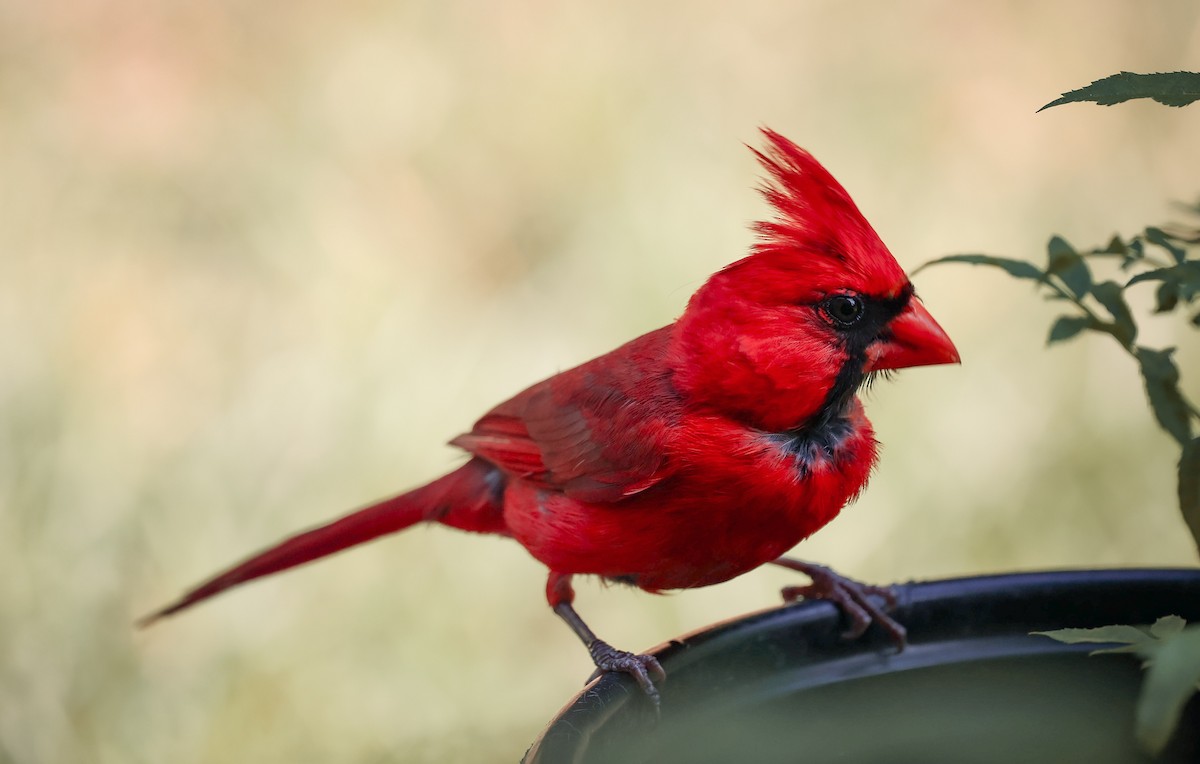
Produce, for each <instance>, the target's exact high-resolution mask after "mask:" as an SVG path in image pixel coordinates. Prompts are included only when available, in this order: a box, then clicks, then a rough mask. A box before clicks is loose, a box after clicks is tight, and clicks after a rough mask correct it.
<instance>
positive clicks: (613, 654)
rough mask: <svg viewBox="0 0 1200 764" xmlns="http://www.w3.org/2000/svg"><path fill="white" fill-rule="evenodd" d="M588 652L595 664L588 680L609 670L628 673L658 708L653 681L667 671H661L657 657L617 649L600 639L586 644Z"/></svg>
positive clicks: (664, 676)
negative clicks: (594, 668) (594, 669)
mask: <svg viewBox="0 0 1200 764" xmlns="http://www.w3.org/2000/svg"><path fill="white" fill-rule="evenodd" d="M588 652H589V653H590V654H591V656H592V661H593V662H594V663H595V664H596V671H595V673H593V674H592V675H591V677H589V678H588V681H589V682H590V681H592V679H595V678H596V677H598V676H600V675H601V674H604V673H606V672H609V671H619V672H620V673H622V674H629V675H630V676H632V677H633V678H634V680H635V681H636V682H637V683H638V686H639V687H641V688H642V692H644V693H646V697H648V698H650V702H651V703H653V704H654V707H655V709H657V708H658V704H659V694H658V688H657V687H656V686H655V685H654V682H655V681H656V680H657V681H658V682H663V681H665V680H666V678H667V672H665V671H663V667H662V665H661V664H659V662H658V659H657V658H655V657H654V656H653V655H637V654H635V653H630V652H626V651H625V650H618V649H616V648H615V647H613V646H612V645H610V644H608V643H607V642H605V641H604V640H601V639H597V640H595V641H593V642H592V643H591V644H590V645H588Z"/></svg>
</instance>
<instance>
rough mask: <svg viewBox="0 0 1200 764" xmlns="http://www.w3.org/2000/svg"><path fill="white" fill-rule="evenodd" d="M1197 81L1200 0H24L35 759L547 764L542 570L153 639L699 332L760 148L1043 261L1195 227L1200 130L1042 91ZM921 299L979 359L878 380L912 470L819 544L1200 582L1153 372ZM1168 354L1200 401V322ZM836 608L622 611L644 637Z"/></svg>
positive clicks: (320, 599)
mask: <svg viewBox="0 0 1200 764" xmlns="http://www.w3.org/2000/svg"><path fill="white" fill-rule="evenodd" d="M1197 68H1200V6H1198V5H1197V4H1196V3H1194V2H1190V0H1171V1H1167V0H1164V1H1161V2H1154V3H1127V2H1119V1H1116V0H1108V1H1103V2H1101V1H1097V0H1077V1H1074V2H1058V3H1039V2H1033V1H1032V0H1030V1H1025V2H994V3H987V4H980V3H969V4H968V3H959V2H950V1H948V0H947V1H945V2H935V1H932V0H931V1H928V2H910V3H903V4H900V3H886V2H833V1H830V2H769V1H767V0H743V2H739V3H719V2H687V3H685V2H645V1H640V2H630V1H626V0H617V1H614V2H607V3H553V2H546V1H538V0H514V1H513V2H505V3H485V2H469V1H467V0H441V1H439V2H405V1H399V2H365V1H364V2H347V3H318V2H308V1H306V0H301V1H300V2H288V3H283V2H259V3H237V2H222V1H215V2H207V3H186V2H176V1H175V0H152V1H151V2H132V1H131V0H62V1H61V2H55V3H28V2H18V1H17V0H4V1H3V2H0V179H2V180H0V357H2V358H3V362H2V364H0V502H3V506H2V511H0V761H3V762H19V763H20V764H26V763H33V762H38V763H43V762H80V761H88V762H172V763H173V764H188V763H190V762H214V761H221V762H227V761H228V762H326V761H343V762H392V761H400V762H410V761H418V762H419V761H430V762H433V761H436V762H456V761H460V762H477V761H513V760H515V759H516V758H518V757H519V755H520V754H521V752H523V751H524V749H525V747H526V746H527V745H528V743H529V742H530V741H531V740H532V739H533V738H534V736H535V735H536V733H537V732H538V730H539V729H540V727H541V726H542V724H543V723H544V722H545V721H546V720H548V719H549V718H550V717H551V716H552V715H553V714H554V713H555V712H556V710H557V709H558V708H559V707H560V705H561V704H562V703H564V702H565V701H566V700H567V699H568V698H569V696H570V695H571V694H573V693H574V692H575V691H577V690H578V689H579V687H580V685H581V683H582V681H583V680H584V678H585V677H586V676H587V675H588V673H589V672H590V666H589V663H588V659H587V656H586V654H585V653H584V651H583V650H582V649H581V647H580V646H579V645H578V644H577V642H576V639H575V637H574V636H573V635H572V634H570V633H569V631H568V630H567V629H566V628H564V627H563V626H562V624H561V623H559V622H558V620H557V619H556V618H555V617H554V616H553V615H552V614H551V613H550V611H549V610H548V609H547V608H546V606H545V604H544V600H543V598H542V587H543V583H544V573H543V569H542V568H541V567H540V566H539V565H538V564H537V563H536V562H534V561H533V560H532V559H531V558H529V557H528V556H527V555H526V553H525V552H524V551H523V550H522V549H521V548H519V547H518V546H517V545H515V544H513V543H511V542H506V541H502V540H496V539H489V538H480V537H469V536H467V535H464V534H459V533H456V532H453V531H450V530H448V529H444V528H429V529H417V530H414V531H411V532H409V533H408V534H406V535H402V536H398V537H395V538H391V539H387V540H383V541H380V542H376V543H374V544H372V545H370V546H369V547H366V548H363V549H360V550H358V551H356V552H354V553H353V554H347V555H344V556H341V557H338V558H335V559H333V560H329V561H325V562H323V563H322V564H320V565H317V566H313V567H311V568H308V569H304V570H301V571H296V572H293V573H291V574H289V575H287V576H286V577H280V578H278V579H275V580H270V581H267V582H263V583H260V584H257V585H255V586H252V587H247V588H245V589H242V590H239V591H237V592H236V593H234V594H231V595H227V596H226V597H223V598H221V599H220V600H217V601H214V602H213V603H211V604H209V605H207V606H205V607H203V608H201V609H198V610H196V611H194V612H191V613H188V614H187V615H186V617H181V618H178V619H174V620H171V621H169V622H166V623H163V624H161V625H159V626H157V627H155V628H154V629H151V630H149V631H144V632H139V631H135V630H134V629H133V628H132V627H131V622H132V621H133V619H134V618H135V617H136V616H138V615H140V614H143V613H145V612H146V611H148V610H150V609H152V608H153V607H155V606H158V605H161V604H162V603H163V602H164V601H166V600H167V599H168V598H171V597H173V596H174V595H176V594H177V593H178V592H179V591H180V590H181V589H182V588H184V587H185V586H187V585H190V584H192V583H195V582H196V581H197V580H198V579H200V578H202V577H205V576H207V575H208V574H210V573H212V572H214V571H215V570H216V569H217V568H219V567H223V566H224V565H226V564H227V563H229V562H232V561H234V560H235V559H237V558H240V557H242V556H244V555H245V554H246V553H248V552H250V551H252V550H254V549H257V548H259V547H261V546H263V545H265V544H267V543H268V542H271V541H274V540H275V539H277V538H278V537H280V536H282V535H284V534H286V533H288V532H290V531H294V530H297V529H299V528H303V527H306V526H309V525H312V524H314V523H317V522H320V521H323V520H324V519H326V518H328V517H331V516H333V515H335V514H339V513H341V512H343V511H345V510H347V509H350V508H352V507H354V506H356V505H360V504H363V503H365V502H367V501H369V500H372V499H375V498H378V497H380V496H382V495H385V494H388V493H392V492H396V491H398V490H400V489H402V488H405V487H408V486H411V485H414V484H416V483H419V482H421V481H423V480H426V479H428V478H431V477H434V476H436V475H438V474H440V473H441V472H442V471H444V470H447V469H449V468H451V467H452V466H454V465H455V464H458V463H459V461H460V459H461V457H460V455H459V454H457V453H455V452H454V451H453V450H452V449H450V448H449V447H446V446H444V445H442V444H443V443H444V442H445V441H447V440H448V439H449V438H451V437H453V436H454V435H455V434H457V433H459V432H460V431H462V430H464V429H466V428H468V427H469V426H470V424H471V423H472V422H473V421H474V419H475V418H476V417H477V416H478V415H479V414H480V413H482V412H483V411H485V410H486V409H487V408H489V407H490V406H491V405H492V404H494V403H496V402H498V401H500V400H502V399H503V398H505V397H507V396H509V395H510V394H512V393H514V392H516V391H518V390H519V389H521V388H522V387H524V386H526V385H527V384H529V383H532V382H534V381H537V380H539V379H541V378H543V377H544V376H546V375H548V374H551V373H553V372H555V371H556V370H559V369H563V368H567V367H569V366H571V365H574V364H575V363H577V362H580V361H583V360H585V359H587V358H589V357H591V356H593V355H595V354H597V353H600V352H603V351H606V350H608V349H610V348H612V347H614V346H615V345H617V344H619V343H620V342H622V341H624V340H625V339H628V338H630V337H632V336H634V335H636V334H639V333H641V332H643V331H646V330H649V329H651V328H654V327H657V326H660V325H662V324H664V323H666V322H668V321H670V320H671V319H672V318H673V317H674V316H675V315H677V314H678V312H679V311H680V309H681V308H682V306H683V304H684V302H685V300H686V299H687V296H688V295H689V294H690V293H691V291H692V290H693V289H694V288H695V287H697V286H698V285H699V284H700V283H701V282H702V281H703V279H704V278H705V277H706V276H707V275H708V274H709V273H711V272H712V271H714V270H716V269H718V268H719V267H721V266H722V265H724V264H725V263H727V262H730V261H732V260H734V259H736V258H738V257H740V256H741V255H742V254H743V253H744V252H745V250H746V248H747V246H748V245H749V243H750V242H751V240H752V239H751V234H750V232H749V230H748V224H749V223H750V222H751V221H753V220H755V219H757V218H760V217H762V216H764V215H766V214H767V210H766V209H765V205H764V204H763V202H762V201H761V199H760V198H759V197H758V195H757V194H756V193H755V192H754V191H753V188H754V186H755V185H756V184H757V182H758V180H759V171H758V168H757V167H756V166H755V164H754V161H753V159H752V157H751V155H750V152H749V151H747V150H746V149H745V148H744V146H743V144H755V143H757V142H758V136H757V132H756V131H757V128H758V127H759V126H760V125H769V126H771V127H773V128H775V129H777V130H779V131H781V132H783V133H784V134H786V135H788V136H790V137H792V138H793V139H795V140H796V141H797V142H799V143H801V144H802V145H804V146H806V147H808V148H809V149H811V150H812V151H813V152H814V153H815V154H816V155H817V156H818V157H819V158H820V159H821V160H822V161H823V162H824V163H825V164H826V165H827V166H828V167H829V168H830V169H831V170H832V171H833V172H834V174H835V175H837V176H838V177H839V178H840V179H841V181H842V182H843V183H844V184H845V185H846V186H847V188H848V189H849V190H850V191H851V193H852V194H853V195H854V196H855V198H856V199H857V201H858V202H859V204H860V206H861V207H862V209H863V210H864V211H865V212H866V214H867V216H868V217H869V218H870V219H871V221H872V222H873V223H874V225H875V226H876V228H877V229H878V230H879V232H880V233H881V235H882V236H883V238H884V240H885V241H887V242H888V243H889V245H890V246H891V248H892V249H893V251H894V252H895V253H896V255H897V257H898V259H899V260H900V261H901V262H902V263H903V264H904V265H905V266H906V267H909V268H911V267H915V266H916V265H918V264H920V263H922V262H924V261H925V260H928V259H931V258H933V257H935V256H939V255H943V254H948V253H953V252H989V253H994V254H1008V255H1015V256H1026V257H1034V258H1041V257H1042V256H1043V255H1042V253H1043V252H1044V246H1045V242H1046V240H1047V238H1048V237H1049V236H1050V234H1051V233H1059V234H1062V235H1064V236H1066V237H1067V238H1068V239H1070V240H1071V241H1073V242H1075V243H1076V244H1078V245H1080V246H1086V245H1091V244H1098V243H1100V242H1102V241H1104V240H1105V239H1106V238H1107V237H1108V235H1110V234H1111V233H1113V232H1114V231H1121V232H1124V233H1134V232H1136V231H1137V230H1139V229H1140V228H1141V227H1142V226H1143V225H1146V224H1148V223H1158V222H1163V221H1165V220H1166V219H1168V218H1169V217H1171V215H1172V210H1171V208H1170V202H1171V201H1172V200H1192V199H1195V198H1196V196H1197V194H1198V192H1200V175H1198V173H1197V168H1200V139H1198V138H1197V136H1200V107H1191V108H1184V109H1168V108H1165V107H1162V106H1159V105H1157V104H1153V103H1150V102H1136V103H1131V104H1127V105H1124V106H1118V107H1113V108H1101V107H1096V106H1091V105H1072V106H1065V107H1060V108H1056V109H1052V110H1050V111H1047V112H1044V113H1042V114H1036V115H1035V113H1034V112H1035V110H1036V109H1037V108H1038V107H1039V106H1041V105H1042V104H1044V103H1046V102H1048V101H1050V100H1051V99H1053V98H1054V97H1056V96H1057V95H1058V94H1059V93H1060V92H1062V91H1064V90H1067V89H1070V88H1074V87H1078V86H1081V85H1084V84H1086V83H1087V82H1089V81H1091V80H1093V79H1096V78H1099V77H1101V76H1105V75H1108V74H1111V73H1114V72H1116V71H1119V70H1122V69H1128V70H1133V71H1170V70H1175V69H1193V70H1195V69H1197ZM917 285H918V289H919V290H920V292H921V293H922V295H923V297H924V299H925V301H926V304H927V305H928V306H929V307H930V309H931V310H932V312H933V313H934V314H935V315H936V316H937V317H938V318H939V320H940V321H941V323H942V324H943V325H944V326H945V327H946V328H947V329H948V330H949V331H950V333H951V334H952V336H953V337H954V338H955V340H956V342H957V343H958V346H959V348H960V350H961V351H962V354H963V357H964V363H963V365H962V367H961V368H930V369H918V370H914V371H910V372H907V373H904V374H902V375H900V376H899V378H897V379H896V380H895V381H894V382H893V383H891V384H887V385H879V386H877V387H876V389H875V391H874V392H873V393H872V394H871V396H870V397H871V401H870V402H869V410H870V412H871V414H872V417H873V419H874V421H875V423H876V426H877V429H878V431H879V433H880V437H881V439H882V440H883V442H884V444H885V450H884V454H883V461H882V463H881V466H880V468H879V470H878V472H877V474H876V475H875V478H874V480H873V482H872V484H871V487H870V489H869V490H868V492H867V493H866V494H865V495H864V496H863V497H862V499H861V500H860V501H858V502H857V503H856V504H855V505H853V506H852V507H850V508H849V509H848V510H847V511H846V512H845V513H844V514H843V516H842V517H841V518H839V519H838V520H837V521H836V522H835V523H834V524H833V525H831V526H830V527H829V528H827V529H826V530H824V531H822V532H821V533H820V534H818V536H817V537H815V538H813V539H812V540H810V541H808V542H806V543H805V544H803V545H802V546H801V547H800V548H799V550H798V553H799V554H801V555H803V556H804V557H806V558H809V559H814V560H818V561H823V562H826V563H829V564H832V565H834V566H836V567H837V568H839V569H840V570H842V571H843V572H846V573H849V574H853V575H856V576H859V577H862V578H866V579H870V580H872V581H881V582H882V581H892V580H906V579H914V578H915V579H920V578H928V577H940V576H951V575H960V574H974V573H983V572H991V571H1008V570H1027V569H1037V568H1061V567H1086V566H1111V565H1118V566H1120V565H1192V564H1194V563H1195V562H1196V556H1195V553H1194V548H1193V546H1192V543H1191V542H1190V540H1189V538H1188V537H1187V535H1186V533H1185V530H1184V527H1183V524H1182V522H1181V520H1180V519H1179V517H1178V514H1177V511H1176V509H1175V507H1174V483H1173V479H1174V464H1173V460H1174V458H1175V454H1176V452H1175V451H1174V450H1173V444H1172V442H1171V441H1170V440H1169V438H1168V437H1167V436H1166V435H1164V434H1162V433H1161V432H1160V431H1158V430H1157V429H1156V427H1155V426H1154V424H1153V422H1152V420H1151V419H1150V416H1149V414H1148V412H1147V409H1146V406H1145V403H1144V397H1143V393H1142V391H1141V384H1140V380H1139V378H1138V375H1137V372H1136V370H1135V368H1134V366H1133V364H1132V363H1131V362H1130V360H1129V359H1128V358H1127V357H1126V356H1124V355H1123V354H1122V353H1121V351H1120V350H1119V349H1118V348H1117V347H1116V346H1115V344H1114V343H1112V342H1109V341H1106V340H1105V339H1104V338H1085V339H1083V340H1080V341H1076V342H1074V343H1072V344H1070V345H1067V346H1063V347H1059V348H1055V349H1051V350H1045V349H1044V347H1043V343H1044V338H1045V334H1046V331H1047V328H1048V326H1049V323H1050V321H1051V320H1052V318H1053V316H1054V315H1055V310H1054V306H1052V305H1048V304H1046V303H1044V302H1042V301H1041V300H1040V299H1039V298H1038V297H1036V296H1035V294H1034V293H1033V292H1032V291H1031V289H1030V288H1029V286H1028V285H1027V284H1018V283H1014V282H1012V281H1010V280H1009V279H1007V278H1006V277H1004V276H1003V275H1002V274H999V273H998V272H990V271H982V270H975V269H971V268H967V267H964V266H951V267H945V268H941V269H933V270H930V271H927V272H925V273H922V274H921V275H920V276H919V277H918V280H917ZM1145 291H1146V293H1145V294H1144V295H1142V297H1144V298H1145V299H1146V300H1148V299H1149V297H1150V292H1151V291H1152V288H1151V287H1147V288H1146V290H1145ZM1147 307H1148V303H1147V302H1143V303H1141V304H1140V305H1135V309H1140V310H1145V309H1146V308H1147ZM1144 332H1145V334H1144V337H1145V339H1146V341H1147V343H1148V344H1153V345H1158V346H1161V345H1167V344H1180V345H1181V349H1180V353H1179V355H1180V363H1181V366H1182V367H1183V369H1184V385H1185V390H1186V391H1187V392H1188V393H1189V394H1190V395H1191V397H1192V399H1193V400H1195V399H1197V398H1200V390H1198V389H1197V387H1196V384H1197V380H1198V379H1200V354H1198V353H1197V348H1196V347H1195V341H1194V340H1195V333H1194V332H1190V331H1189V330H1188V329H1187V328H1185V327H1184V326H1183V323H1182V321H1181V320H1179V319H1178V318H1176V319H1174V320H1171V319H1156V320H1154V321H1153V322H1152V323H1151V324H1149V325H1147V326H1146V327H1145V329H1144ZM1189 343H1190V344H1189ZM794 580H795V579H794V578H792V577H790V576H789V575H788V574H787V573H785V572H783V571H768V570H764V571H760V572H756V573H754V574H751V575H747V576H745V577H743V578H741V579H739V580H736V581H734V582H731V583H728V584H726V585H722V586H719V587H714V588H711V589H708V590H701V591H695V592H687V593H683V594H679V595H673V596H667V597H653V596H649V595H645V594H640V593H637V592H632V591H628V590H624V589H616V588H605V587H602V586H601V585H599V584H597V583H595V582H586V581H583V582H579V587H578V588H579V591H580V596H579V600H578V606H579V609H580V611H581V612H582V613H583V614H584V615H585V617H586V618H587V619H588V620H589V621H590V622H591V623H592V625H593V626H594V627H595V628H596V630H597V631H598V632H600V633H601V634H602V635H603V636H605V637H607V638H608V639H609V640H610V641H611V642H614V643H615V644H617V645H621V646H625V647H628V648H631V649H644V648H648V647H651V646H653V645H655V644H657V643H660V642H662V641H665V640H667V639H669V638H671V637H674V636H678V635H680V634H682V633H685V632H688V631H691V630H695V629H697V628H700V627H703V626H704V625H706V624H709V623H712V622H714V621H718V620H721V619H726V618H729V617H732V616H735V615H738V614H742V613H745V612H748V611H753V610H757V609H761V608H764V607H769V606H772V605H774V604H775V603H776V593H777V591H778V588H779V587H780V586H781V585H783V584H785V583H789V582H793V581H794Z"/></svg>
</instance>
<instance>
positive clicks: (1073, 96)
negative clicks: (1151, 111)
mask: <svg viewBox="0 0 1200 764" xmlns="http://www.w3.org/2000/svg"><path fill="white" fill-rule="evenodd" d="M1135 98H1153V99H1154V100H1155V101H1158V102H1159V103H1161V104H1163V105H1164V106H1187V105H1188V104H1189V103H1192V102H1193V101H1196V100H1198V99H1200V74H1198V73H1196V72H1158V73H1154V74H1136V73H1134V72H1121V73H1119V74H1113V75H1110V76H1108V77H1105V78H1103V79H1099V80H1095V81H1094V82H1092V84H1090V85H1085V86H1084V87H1081V88H1079V89H1078V90H1069V91H1067V92H1066V93H1063V94H1062V96H1061V97H1059V98H1056V99H1055V100H1053V101H1051V102H1050V103H1048V104H1046V105H1045V106H1043V107H1042V108H1041V109H1038V111H1042V110H1044V109H1049V108H1050V107H1051V106H1061V105H1062V104H1064V103H1082V102H1085V101H1093V102H1095V103H1098V104H1100V105H1101V106H1112V105H1113V104H1118V103H1123V102H1125V101H1130V100H1133V99H1135Z"/></svg>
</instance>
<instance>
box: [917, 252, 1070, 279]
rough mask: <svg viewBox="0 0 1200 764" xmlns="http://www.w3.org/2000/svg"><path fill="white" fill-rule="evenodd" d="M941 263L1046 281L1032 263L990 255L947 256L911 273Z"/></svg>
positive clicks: (1042, 273)
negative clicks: (983, 268) (998, 271)
mask: <svg viewBox="0 0 1200 764" xmlns="http://www.w3.org/2000/svg"><path fill="white" fill-rule="evenodd" d="M942 263H967V264H968V265H990V266H992V267H994V268H1000V269H1001V270H1003V271H1005V272H1007V273H1008V275H1010V276H1012V277H1014V278H1018V279H1028V280H1030V281H1045V280H1046V274H1045V273H1044V272H1043V271H1042V269H1040V268H1038V267H1037V266H1036V265H1034V264H1033V263H1027V262H1025V261H1024V260H1013V259H1012V258H1008V257H994V256H992V255H947V256H946V257H939V258H938V259H936V260H930V261H929V262H927V263H925V264H924V265H922V266H921V267H919V268H917V269H916V270H915V271H913V275H914V276H915V275H917V274H918V273H920V272H921V271H923V270H925V269H926V268H928V267H929V266H931V265H941V264H942Z"/></svg>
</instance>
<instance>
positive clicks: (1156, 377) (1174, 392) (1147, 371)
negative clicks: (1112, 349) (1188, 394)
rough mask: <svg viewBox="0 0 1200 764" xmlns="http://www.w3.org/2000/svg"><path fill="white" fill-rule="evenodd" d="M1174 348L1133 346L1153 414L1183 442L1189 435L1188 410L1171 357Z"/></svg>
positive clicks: (1177, 372) (1169, 431) (1188, 438)
mask: <svg viewBox="0 0 1200 764" xmlns="http://www.w3.org/2000/svg"><path fill="white" fill-rule="evenodd" d="M1174 352H1175V348H1166V349H1165V350H1152V349H1150V348H1144V347H1137V348H1134V355H1135V356H1137V360H1138V366H1139V367H1140V368H1141V371H1142V380H1143V381H1144V382H1145V383H1146V397H1147V398H1149V399H1150V408H1152V409H1153V410H1154V418H1155V419H1157V420H1158V424H1159V426H1160V427H1162V428H1163V429H1164V430H1166V431H1167V432H1168V433H1170V434H1171V437H1173V438H1175V440H1177V441H1178V442H1179V443H1180V444H1181V445H1185V444H1187V443H1188V441H1190V440H1191V439H1192V422H1191V412H1190V411H1189V409H1188V405H1187V402H1186V401H1184V399H1183V394H1182V393H1180V392H1179V368H1178V367H1176V366H1175V361H1174V360H1172V358H1171V354H1172V353H1174Z"/></svg>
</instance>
